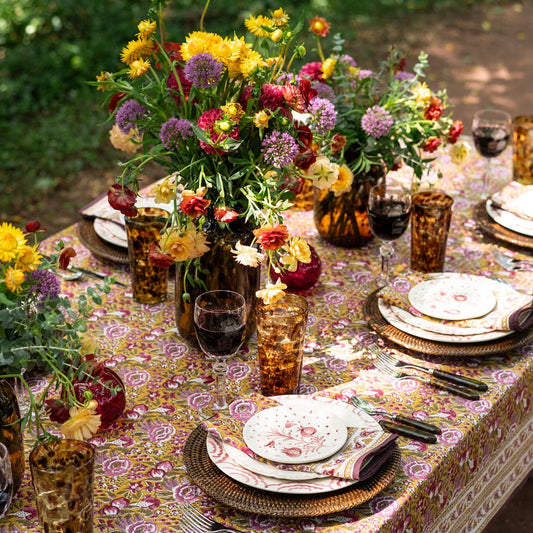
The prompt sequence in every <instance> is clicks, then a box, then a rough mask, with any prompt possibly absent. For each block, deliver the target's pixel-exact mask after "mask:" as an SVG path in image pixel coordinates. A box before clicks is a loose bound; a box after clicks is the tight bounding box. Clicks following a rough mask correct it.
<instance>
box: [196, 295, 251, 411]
mask: <svg viewBox="0 0 533 533" xmlns="http://www.w3.org/2000/svg"><path fill="white" fill-rule="evenodd" d="M245 327H246V302H245V300H244V297H243V296H242V295H241V294H239V293H237V292H233V291H227V290H218V291H209V292H204V293H203V294H200V295H199V296H198V297H197V298H196V300H195V302H194V328H195V330H196V338H197V339H198V343H199V344H200V348H201V349H202V351H203V352H204V353H205V354H206V355H207V356H208V358H214V363H213V370H214V371H215V375H216V401H215V407H216V408H217V409H224V408H225V407H227V403H226V373H227V371H228V365H227V363H226V360H227V359H228V358H229V357H231V356H232V355H235V354H236V353H237V352H238V351H239V348H240V347H241V346H242V344H243V342H244V334H245Z"/></svg>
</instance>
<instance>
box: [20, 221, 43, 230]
mask: <svg viewBox="0 0 533 533" xmlns="http://www.w3.org/2000/svg"><path fill="white" fill-rule="evenodd" d="M24 229H25V230H26V233H35V232H37V231H39V230H40V229H41V223H40V222H38V221H37V220H34V221H33V220H30V221H29V222H28V223H27V224H26V226H25V228H24ZM43 231H44V229H43Z"/></svg>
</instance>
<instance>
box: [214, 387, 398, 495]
mask: <svg viewBox="0 0 533 533" xmlns="http://www.w3.org/2000/svg"><path fill="white" fill-rule="evenodd" d="M275 399H276V400H277V401H278V403H279V405H278V406H276V407H271V408H268V409H263V410H260V411H258V412H257V413H256V414H255V415H254V416H252V417H251V418H250V419H249V420H248V421H247V422H246V424H245V425H244V428H243V430H242V438H243V441H244V443H245V444H246V446H247V448H248V449H249V450H251V451H252V452H253V454H255V457H252V456H251V455H250V454H249V453H245V452H244V451H242V450H240V449H238V448H237V447H235V446H232V445H231V444H229V443H228V442H227V441H226V442H225V441H223V440H222V439H221V438H219V437H218V436H217V435H215V434H214V433H211V432H208V435H207V452H208V455H209V457H210V459H211V461H212V462H213V463H214V464H215V465H216V466H217V467H218V468H219V469H220V470H221V471H222V472H224V473H225V474H226V475H228V476H229V477H231V478H232V479H234V480H235V481H238V482H240V483H242V484H244V485H247V486H250V487H253V488H257V489H262V490H265V491H270V492H277V493H286V494H320V493H327V492H331V491H335V490H338V489H342V488H345V487H348V486H350V485H353V484H355V483H357V482H358V480H357V479H348V478H343V477H336V476H331V475H327V474H325V473H319V472H317V471H313V466H314V465H316V464H318V463H319V462H320V461H322V460H327V459H328V458H329V457H331V456H333V455H335V454H336V453H338V452H340V453H343V452H345V451H348V450H349V448H350V447H351V446H353V444H352V443H353V440H352V438H350V434H352V435H353V433H354V431H355V432H356V433H360V432H365V431H372V432H375V433H376V439H375V441H376V440H377V441H381V442H383V441H384V440H385V439H386V438H387V436H388V435H387V434H386V433H385V432H384V431H383V430H382V428H381V426H379V424H378V423H377V422H376V421H375V420H374V419H373V418H372V417H370V416H369V415H367V414H366V413H364V412H363V411H361V410H359V409H358V408H356V407H355V406H352V405H350V404H347V403H344V402H341V401H338V400H333V399H331V398H326V397H323V398H322V397H320V398H310V397H309V396H303V395H291V396H276V398H275ZM348 428H350V429H348ZM368 461H372V459H369V460H368ZM367 464H368V463H367ZM365 466H366V465H365ZM318 470H319V469H318Z"/></svg>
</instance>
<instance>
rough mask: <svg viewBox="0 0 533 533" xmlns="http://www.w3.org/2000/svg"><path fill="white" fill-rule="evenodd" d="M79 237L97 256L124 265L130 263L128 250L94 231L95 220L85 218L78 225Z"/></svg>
mask: <svg viewBox="0 0 533 533" xmlns="http://www.w3.org/2000/svg"><path fill="white" fill-rule="evenodd" d="M76 228H77V230H78V237H79V239H80V241H81V243H82V244H83V246H85V247H86V248H87V249H88V250H89V251H90V252H91V253H92V254H93V255H94V256H95V257H98V258H99V259H105V260H106V261H111V262H113V263H120V264H122V265H127V264H128V250H127V249H126V248H120V246H114V245H112V244H110V243H108V242H106V241H104V240H103V239H101V238H100V237H99V236H98V235H97V234H96V232H95V231H94V225H93V221H92V220H89V219H83V220H80V222H78V224H77V226H76Z"/></svg>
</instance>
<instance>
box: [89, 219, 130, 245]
mask: <svg viewBox="0 0 533 533" xmlns="http://www.w3.org/2000/svg"><path fill="white" fill-rule="evenodd" d="M93 228H94V232H95V233H96V235H98V237H100V238H101V239H102V240H104V241H106V242H109V243H111V244H114V245H115V246H120V247H122V248H127V247H128V236H127V235H126V228H125V227H124V226H121V225H120V224H119V223H117V222H115V221H114V220H104V219H102V218H95V219H94V222H93Z"/></svg>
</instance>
